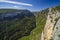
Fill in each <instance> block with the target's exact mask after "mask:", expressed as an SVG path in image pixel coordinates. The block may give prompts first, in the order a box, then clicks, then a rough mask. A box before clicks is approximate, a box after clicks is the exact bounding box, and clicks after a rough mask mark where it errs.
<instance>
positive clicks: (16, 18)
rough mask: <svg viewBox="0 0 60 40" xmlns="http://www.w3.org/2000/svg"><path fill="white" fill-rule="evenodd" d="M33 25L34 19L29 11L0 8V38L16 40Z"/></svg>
mask: <svg viewBox="0 0 60 40" xmlns="http://www.w3.org/2000/svg"><path fill="white" fill-rule="evenodd" d="M35 27H36V19H35V16H34V15H33V13H31V12H30V11H28V10H16V9H0V40H18V39H19V38H21V37H23V36H28V35H30V32H31V31H32V30H33V29H34V28H35Z"/></svg>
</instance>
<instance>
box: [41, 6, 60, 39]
mask: <svg viewBox="0 0 60 40" xmlns="http://www.w3.org/2000/svg"><path fill="white" fill-rule="evenodd" d="M59 8H60V6H57V7H53V8H49V12H48V17H47V20H46V25H45V28H44V31H43V34H42V37H43V38H42V39H41V40H60V38H59V37H58V36H60V30H59V29H60V24H59V23H60V20H59V19H60V9H59Z"/></svg>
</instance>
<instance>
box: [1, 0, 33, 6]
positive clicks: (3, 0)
mask: <svg viewBox="0 0 60 40" xmlns="http://www.w3.org/2000/svg"><path fill="white" fill-rule="evenodd" d="M0 2H6V3H11V4H18V5H25V6H32V5H31V4H28V3H23V2H15V1H8V0H0Z"/></svg>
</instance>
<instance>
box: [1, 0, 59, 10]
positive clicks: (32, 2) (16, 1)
mask: <svg viewBox="0 0 60 40" xmlns="http://www.w3.org/2000/svg"><path fill="white" fill-rule="evenodd" d="M56 5H60V0H0V8H12V9H28V10H31V11H39V10H43V9H46V8H49V7H53V6H56Z"/></svg>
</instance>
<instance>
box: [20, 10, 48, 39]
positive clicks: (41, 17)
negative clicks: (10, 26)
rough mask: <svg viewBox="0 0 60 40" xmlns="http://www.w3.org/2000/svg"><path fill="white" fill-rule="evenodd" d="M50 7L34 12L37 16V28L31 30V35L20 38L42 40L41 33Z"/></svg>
mask: <svg viewBox="0 0 60 40" xmlns="http://www.w3.org/2000/svg"><path fill="white" fill-rule="evenodd" d="M47 13H48V9H46V10H42V11H39V12H34V15H35V17H36V28H35V29H34V30H32V31H31V34H30V35H29V36H25V37H22V38H21V39H19V40H41V33H42V31H43V29H44V26H45V23H46V19H47Z"/></svg>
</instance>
